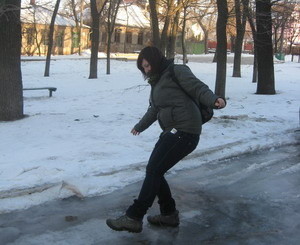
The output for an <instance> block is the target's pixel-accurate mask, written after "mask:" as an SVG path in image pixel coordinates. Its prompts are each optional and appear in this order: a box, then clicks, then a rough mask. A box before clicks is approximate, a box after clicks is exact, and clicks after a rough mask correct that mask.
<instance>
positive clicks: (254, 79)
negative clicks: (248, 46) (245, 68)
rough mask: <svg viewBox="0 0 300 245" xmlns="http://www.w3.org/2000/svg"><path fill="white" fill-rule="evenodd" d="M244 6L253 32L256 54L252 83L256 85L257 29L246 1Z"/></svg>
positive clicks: (254, 51)
mask: <svg viewBox="0 0 300 245" xmlns="http://www.w3.org/2000/svg"><path fill="white" fill-rule="evenodd" d="M243 5H244V9H245V13H246V16H247V19H248V22H249V25H250V28H251V31H252V37H253V40H254V47H253V53H254V62H253V74H252V82H253V83H256V82H257V47H256V45H257V42H256V41H255V40H256V27H255V23H254V15H255V14H254V13H253V11H252V10H251V8H250V5H248V6H247V5H245V1H243Z"/></svg>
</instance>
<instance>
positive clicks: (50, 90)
mask: <svg viewBox="0 0 300 245" xmlns="http://www.w3.org/2000/svg"><path fill="white" fill-rule="evenodd" d="M45 89H46V90H47V89H48V90H49V97H52V92H55V91H56V90H57V88H55V87H42V88H23V90H45Z"/></svg>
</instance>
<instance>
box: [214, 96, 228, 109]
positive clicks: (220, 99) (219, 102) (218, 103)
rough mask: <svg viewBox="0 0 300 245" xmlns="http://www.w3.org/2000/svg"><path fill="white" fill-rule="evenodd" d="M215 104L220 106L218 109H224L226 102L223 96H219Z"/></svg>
mask: <svg viewBox="0 0 300 245" xmlns="http://www.w3.org/2000/svg"><path fill="white" fill-rule="evenodd" d="M215 106H216V107H218V109H222V108H224V107H225V106H226V103H225V101H224V100H223V99H222V98H218V99H217V100H216V102H215Z"/></svg>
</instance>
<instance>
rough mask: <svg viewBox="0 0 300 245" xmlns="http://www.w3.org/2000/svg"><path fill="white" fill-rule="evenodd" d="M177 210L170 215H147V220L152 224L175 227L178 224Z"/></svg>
mask: <svg viewBox="0 0 300 245" xmlns="http://www.w3.org/2000/svg"><path fill="white" fill-rule="evenodd" d="M178 214H179V212H178V211H177V210H176V211H175V212H174V213H173V214H170V215H162V214H159V215H154V216H148V217H147V220H148V222H149V223H150V224H152V225H158V226H171V227H177V226H178V225H179V223H180V222H179V215H178Z"/></svg>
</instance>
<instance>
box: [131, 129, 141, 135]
mask: <svg viewBox="0 0 300 245" xmlns="http://www.w3.org/2000/svg"><path fill="white" fill-rule="evenodd" d="M131 133H132V134H133V135H139V134H140V132H138V131H136V130H135V129H134V128H133V129H131Z"/></svg>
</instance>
